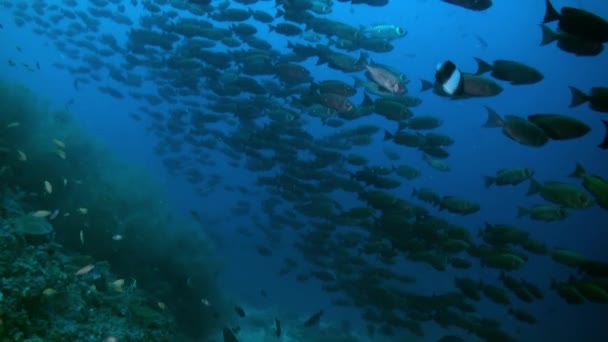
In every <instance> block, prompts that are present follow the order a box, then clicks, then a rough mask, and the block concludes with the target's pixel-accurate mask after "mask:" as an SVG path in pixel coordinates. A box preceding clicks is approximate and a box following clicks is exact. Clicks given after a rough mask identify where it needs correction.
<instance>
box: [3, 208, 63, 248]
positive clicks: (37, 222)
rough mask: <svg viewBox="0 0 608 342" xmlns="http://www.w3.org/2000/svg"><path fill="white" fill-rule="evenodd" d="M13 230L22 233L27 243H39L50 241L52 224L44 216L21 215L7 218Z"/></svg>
mask: <svg viewBox="0 0 608 342" xmlns="http://www.w3.org/2000/svg"><path fill="white" fill-rule="evenodd" d="M9 224H10V225H11V226H12V227H13V229H14V232H15V233H17V234H20V235H22V236H23V237H24V238H25V240H26V241H27V243H29V244H32V245H40V244H43V243H46V242H49V241H50V238H51V234H52V233H53V226H51V224H50V223H49V222H48V221H47V220H46V219H44V218H41V217H36V216H32V215H21V216H19V217H16V218H12V219H10V220H9Z"/></svg>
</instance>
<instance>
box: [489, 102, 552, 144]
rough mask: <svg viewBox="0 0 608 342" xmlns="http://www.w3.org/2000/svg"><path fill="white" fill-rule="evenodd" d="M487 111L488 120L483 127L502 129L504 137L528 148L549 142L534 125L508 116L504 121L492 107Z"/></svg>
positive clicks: (519, 118) (522, 119)
mask: <svg viewBox="0 0 608 342" xmlns="http://www.w3.org/2000/svg"><path fill="white" fill-rule="evenodd" d="M486 109H487V110H488V120H487V121H486V123H485V124H484V125H483V126H482V127H486V128H492V127H502V132H503V133H504V135H506V136H507V137H509V138H510V139H512V140H514V141H517V142H518V143H520V144H522V145H526V146H532V147H541V146H543V145H545V144H546V143H547V142H548V141H549V137H548V136H547V135H546V134H545V132H544V131H543V130H542V129H541V128H540V127H538V126H536V125H535V124H534V123H532V122H530V121H528V120H526V119H524V118H521V117H518V116H514V115H507V116H505V118H504V119H503V118H501V117H500V115H498V113H496V112H495V111H494V110H493V109H491V108H490V107H486Z"/></svg>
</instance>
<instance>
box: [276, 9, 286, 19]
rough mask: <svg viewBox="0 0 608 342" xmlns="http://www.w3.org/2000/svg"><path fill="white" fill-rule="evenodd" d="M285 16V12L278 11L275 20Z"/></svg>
mask: <svg viewBox="0 0 608 342" xmlns="http://www.w3.org/2000/svg"><path fill="white" fill-rule="evenodd" d="M284 15H285V11H283V10H281V9H278V10H277V14H275V15H274V17H275V18H280V17H282V16H284Z"/></svg>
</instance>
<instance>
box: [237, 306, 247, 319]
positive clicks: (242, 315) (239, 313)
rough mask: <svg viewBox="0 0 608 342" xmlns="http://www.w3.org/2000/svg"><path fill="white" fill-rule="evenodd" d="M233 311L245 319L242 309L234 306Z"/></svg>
mask: <svg viewBox="0 0 608 342" xmlns="http://www.w3.org/2000/svg"><path fill="white" fill-rule="evenodd" d="M234 311H236V313H237V314H238V315H239V316H241V317H245V310H243V308H242V307H240V306H235V307H234Z"/></svg>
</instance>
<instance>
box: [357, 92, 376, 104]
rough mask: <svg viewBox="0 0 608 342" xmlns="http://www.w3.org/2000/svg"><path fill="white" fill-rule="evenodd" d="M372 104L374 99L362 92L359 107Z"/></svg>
mask: <svg viewBox="0 0 608 342" xmlns="http://www.w3.org/2000/svg"><path fill="white" fill-rule="evenodd" d="M373 105H374V100H372V98H371V97H369V95H367V93H363V101H361V105H360V107H369V106H373Z"/></svg>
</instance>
